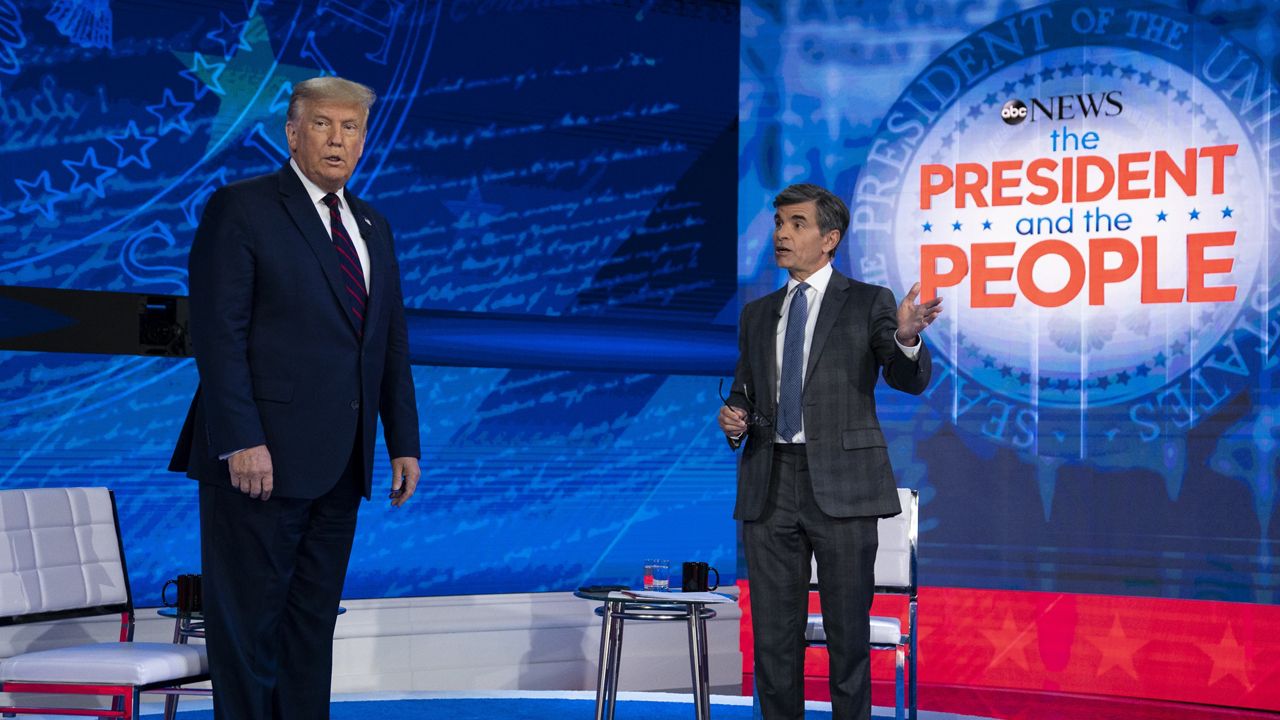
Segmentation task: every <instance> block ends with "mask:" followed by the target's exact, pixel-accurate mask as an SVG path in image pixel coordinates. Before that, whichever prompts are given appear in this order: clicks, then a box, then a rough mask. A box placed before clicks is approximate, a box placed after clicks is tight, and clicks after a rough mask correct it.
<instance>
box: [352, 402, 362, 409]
mask: <svg viewBox="0 0 1280 720" xmlns="http://www.w3.org/2000/svg"><path fill="white" fill-rule="evenodd" d="M351 409H352V410H359V409H360V401H359V400H352V401H351Z"/></svg>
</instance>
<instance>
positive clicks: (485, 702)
mask: <svg viewBox="0 0 1280 720" xmlns="http://www.w3.org/2000/svg"><path fill="white" fill-rule="evenodd" d="M180 707H181V710H180V711H179V713H178V717H179V719H180V720H206V719H207V718H212V717H213V713H212V712H211V711H210V710H209V703H208V701H207V700H203V699H183V700H182V702H181V706H180ZM805 714H806V718H810V719H813V720H821V719H822V718H830V717H831V704H830V703H824V702H809V703H807V711H806V713H805ZM711 715H712V717H713V718H715V719H716V720H750V718H751V698H749V697H741V696H737V695H713V696H711ZM873 715H874V717H875V718H877V720H879V719H880V718H892V717H893V708H880V707H877V708H875V709H874V712H873ZM146 716H147V717H155V716H158V713H147V714H146ZM594 716H595V693H593V692H555V691H510V692H421V693H394V694H391V693H387V694H369V695H346V696H335V697H334V703H333V714H332V718H333V720H357V719H358V720H424V719H426V718H430V720H499V719H501V720H579V719H581V720H590V719H591V718H593V717H594ZM616 717H617V720H690V718H692V717H693V701H692V698H691V697H690V696H689V695H684V694H678V693H631V692H624V693H619V694H618V709H617V714H616ZM920 720H986V719H980V718H977V717H976V716H972V715H953V714H950V713H939V712H925V711H921V712H920Z"/></svg>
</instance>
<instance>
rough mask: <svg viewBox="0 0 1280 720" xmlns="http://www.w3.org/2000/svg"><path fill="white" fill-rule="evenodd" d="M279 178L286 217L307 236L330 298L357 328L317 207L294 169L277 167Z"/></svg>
mask: <svg viewBox="0 0 1280 720" xmlns="http://www.w3.org/2000/svg"><path fill="white" fill-rule="evenodd" d="M279 177H280V199H281V201H282V202H284V206H285V209H286V210H288V211H289V217H291V218H292V219H293V223H294V225H297V226H298V230H299V231H301V232H302V237H303V238H305V239H306V241H307V246H308V247H310V248H311V252H313V253H315V256H316V260H317V261H319V263H320V269H321V270H323V271H324V277H325V280H326V281H328V283H329V289H330V290H331V291H333V297H334V299H335V300H337V301H338V307H339V308H341V309H342V314H343V315H346V316H347V321H348V322H349V323H350V324H351V329H352V331H358V328H356V324H355V317H354V316H352V314H351V311H350V310H349V309H347V301H346V288H345V286H344V284H343V281H342V269H341V268H340V267H339V266H338V254H337V253H336V252H335V251H334V249H333V238H332V237H330V235H329V229H328V228H326V227H325V225H324V223H323V222H322V221H321V220H320V215H319V214H318V213H317V212H316V209H315V208H314V207H312V206H311V196H310V195H308V194H307V189H306V188H305V187H303V186H302V181H301V180H299V179H298V175H297V174H296V173H295V172H294V171H293V168H292V167H290V166H288V165H286V166H284V168H283V169H282V170H280V175H279Z"/></svg>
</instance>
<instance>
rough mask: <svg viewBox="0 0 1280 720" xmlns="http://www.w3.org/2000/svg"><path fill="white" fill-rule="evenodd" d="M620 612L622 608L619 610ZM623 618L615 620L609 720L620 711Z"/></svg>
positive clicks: (610, 669)
mask: <svg viewBox="0 0 1280 720" xmlns="http://www.w3.org/2000/svg"><path fill="white" fill-rule="evenodd" d="M618 610H619V612H621V611H622V608H621V607H619V608H618ZM624 624H625V623H624V620H623V618H622V617H617V618H614V620H613V643H612V644H613V658H612V659H611V660H610V661H609V676H610V678H609V700H608V703H609V711H608V716H607V720H613V718H614V713H615V712H616V711H617V709H618V685H619V683H620V682H621V681H622V629H623V625H624Z"/></svg>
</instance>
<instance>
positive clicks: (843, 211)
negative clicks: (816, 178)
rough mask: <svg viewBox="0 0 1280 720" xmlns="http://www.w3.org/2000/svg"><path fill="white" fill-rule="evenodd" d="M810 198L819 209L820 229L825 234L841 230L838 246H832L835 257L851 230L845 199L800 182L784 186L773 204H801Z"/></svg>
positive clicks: (837, 241)
mask: <svg viewBox="0 0 1280 720" xmlns="http://www.w3.org/2000/svg"><path fill="white" fill-rule="evenodd" d="M810 200H812V201H813V204H814V206H815V207H816V208H817V209H818V231H819V232H821V233H822V234H823V235H826V234H827V233H829V232H831V231H832V230H839V231H840V237H839V238H837V239H836V247H833V248H831V253H830V255H831V257H835V256H836V248H838V247H840V241H842V240H844V236H845V233H846V232H847V231H848V230H849V208H848V206H846V205H845V204H844V201H843V200H841V199H840V198H838V197H836V196H835V194H833V193H832V192H831V191H830V190H828V189H826V188H824V187H819V186H817V185H810V184H808V183H799V184H796V185H788V186H787V187H785V188H783V189H782V192H780V193H778V194H777V196H775V197H774V198H773V206H774V207H775V208H779V207H782V206H784V205H799V204H801V203H806V202H809V201H810Z"/></svg>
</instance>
